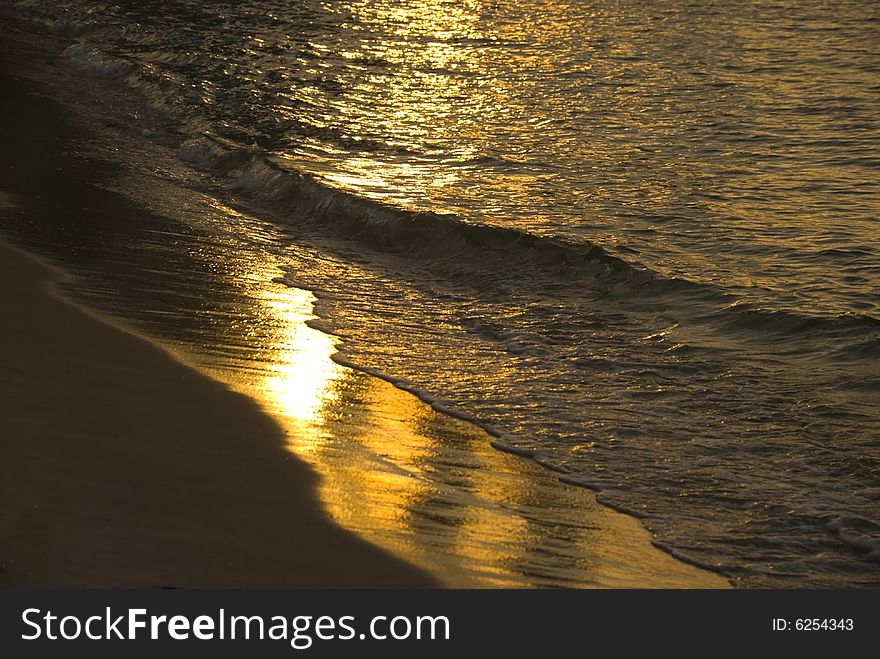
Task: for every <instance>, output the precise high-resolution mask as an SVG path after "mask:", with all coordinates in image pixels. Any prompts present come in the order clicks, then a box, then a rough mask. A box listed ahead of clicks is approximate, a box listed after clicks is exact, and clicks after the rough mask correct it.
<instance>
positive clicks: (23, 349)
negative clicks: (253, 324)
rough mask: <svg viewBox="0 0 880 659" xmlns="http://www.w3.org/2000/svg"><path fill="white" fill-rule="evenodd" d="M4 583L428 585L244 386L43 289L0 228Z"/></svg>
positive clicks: (43, 272) (45, 277)
mask: <svg viewBox="0 0 880 659" xmlns="http://www.w3.org/2000/svg"><path fill="white" fill-rule="evenodd" d="M0 272H2V278H3V280H4V281H5V282H10V283H11V285H7V286H5V287H4V288H5V291H4V294H3V296H2V298H0V303H2V305H3V307H4V312H3V314H2V315H3V317H4V318H5V319H6V320H5V321H4V323H3V324H2V326H0V332H2V335H0V336H2V338H0V340H2V343H3V344H4V345H6V346H7V354H6V356H5V358H4V360H3V364H2V367H3V370H4V371H5V372H6V373H7V377H4V378H3V379H2V384H0V391H2V399H3V401H4V403H5V406H6V407H7V408H8V409H7V410H6V411H5V412H4V414H3V415H2V416H3V419H4V421H3V430H2V432H0V436H2V437H3V438H4V440H3V446H2V451H3V454H4V469H3V478H2V481H0V483H2V487H0V491H2V500H3V501H4V505H3V506H2V512H0V562H2V565H3V571H2V572H0V585H2V586H3V587H7V588H8V587H34V586H37V587H40V586H55V587H58V586H63V587H75V586H88V587H95V586H114V587H147V588H149V587H220V586H224V587H245V586H246V587H414V586H418V587H426V586H436V585H437V584H436V582H434V581H433V580H432V579H431V578H430V577H428V576H427V575H425V574H424V573H422V572H421V571H419V570H418V569H416V568H413V567H411V566H409V565H407V564H405V563H404V562H403V561H401V560H399V559H396V558H394V557H392V556H390V555H388V554H386V553H385V552H382V551H381V550H379V549H377V548H375V547H373V546H371V545H369V544H368V543H366V542H363V541H362V540H359V539H357V538H356V537H355V536H353V535H351V534H349V533H347V532H345V531H343V530H341V529H339V528H337V527H336V526H335V525H334V524H333V523H332V522H331V521H330V520H329V519H328V518H327V516H326V515H325V514H324V513H323V511H322V510H321V509H320V504H319V503H318V501H317V500H316V497H315V494H314V491H315V487H316V485H317V478H316V477H315V474H314V472H313V471H312V470H311V469H310V468H309V467H308V466H307V465H306V464H304V463H303V462H301V461H300V460H298V459H296V458H294V457H293V456H292V455H290V454H289V453H288V452H286V451H284V450H283V446H284V439H283V434H282V432H281V430H280V428H279V427H278V426H277V425H276V424H275V423H274V422H273V421H272V420H271V419H269V418H268V417H267V416H266V415H264V414H263V413H262V411H261V410H259V408H258V407H257V405H256V404H255V403H253V402H252V401H251V400H249V399H247V398H246V397H245V396H242V395H240V394H236V393H233V392H231V391H229V390H228V389H226V388H225V387H223V386H222V385H221V384H218V383H216V382H214V381H212V380H210V379H209V378H207V377H205V376H203V375H201V374H199V373H197V372H195V371H193V370H191V369H189V368H187V367H186V366H184V365H182V364H180V363H178V362H176V361H175V360H173V359H172V358H171V357H170V356H169V355H167V354H166V353H165V352H164V351H162V350H161V349H160V348H158V347H156V346H153V345H151V344H150V343H148V342H146V341H144V340H142V339H140V338H138V337H136V336H134V335H131V334H127V333H124V332H123V331H122V330H121V329H118V328H116V327H113V326H111V325H108V324H106V323H103V322H102V321H101V320H99V319H97V318H94V317H90V316H89V315H87V314H86V313H84V312H83V311H81V310H80V309H78V308H77V307H76V306H75V305H71V304H68V303H66V302H65V301H64V300H63V298H60V297H59V296H57V295H56V294H54V293H52V292H50V290H51V287H52V282H53V281H54V280H55V279H56V276H54V274H53V273H52V271H50V270H49V269H47V268H46V267H45V266H43V265H42V264H40V263H39V262H38V261H37V260H35V259H33V258H31V257H30V256H28V255H25V253H23V252H21V251H19V250H17V249H14V248H12V247H10V246H8V245H6V244H4V243H0Z"/></svg>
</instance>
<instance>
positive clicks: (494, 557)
mask: <svg viewBox="0 0 880 659" xmlns="http://www.w3.org/2000/svg"><path fill="white" fill-rule="evenodd" d="M270 274H271V270H270V269H269V268H267V269H265V270H262V271H261V272H258V273H254V272H251V273H249V274H248V275H246V276H243V277H242V278H241V280H240V283H242V284H243V285H245V286H249V287H250V286H253V287H254V290H252V291H251V293H250V294H249V296H248V297H249V298H250V299H252V300H255V301H257V303H258V304H259V305H260V306H261V309H260V313H259V317H260V318H261V321H260V322H261V328H262V329H264V330H265V329H266V328H270V330H271V332H272V333H274V336H273V337H271V339H270V340H269V341H267V343H266V344H265V345H264V346H262V347H261V348H260V349H259V351H258V352H259V354H258V355H257V356H255V362H256V364H255V365H256V366H257V367H256V368H254V369H248V370H249V372H250V375H247V376H243V377H241V378H239V379H238V380H237V381H233V384H235V385H237V387H238V388H240V389H241V388H244V389H245V390H246V391H247V393H249V394H251V395H253V396H255V397H256V398H257V399H258V400H259V401H261V403H262V404H263V406H264V407H265V408H266V409H267V410H268V411H269V412H271V413H272V414H273V415H274V416H275V418H276V419H277V420H278V421H279V422H280V423H281V425H282V426H283V428H284V429H285V431H286V435H287V438H288V447H289V449H290V450H291V452H293V453H294V454H295V455H297V456H300V457H301V458H303V459H304V460H306V461H307V462H308V463H310V464H311V465H312V466H313V467H314V468H315V469H316V470H317V471H318V473H319V474H320V476H321V484H320V492H319V493H320V499H321V501H322V503H323V505H324V506H325V507H326V509H327V510H328V512H329V514H330V515H331V516H332V517H333V518H334V519H335V520H336V521H337V522H338V523H339V524H340V525H342V526H343V527H345V528H347V529H349V530H351V531H353V532H355V533H357V534H359V535H361V536H362V537H364V538H365V539H367V540H368V541H370V542H373V543H375V544H377V545H379V546H381V547H383V548H385V549H387V550H389V551H392V552H393V553H395V554H397V555H400V556H402V557H404V558H406V559H407V560H409V561H411V562H413V563H415V564H417V565H420V566H422V567H423V568H425V569H427V570H429V571H431V572H433V573H434V574H435V575H437V576H438V577H439V578H440V579H441V580H443V581H444V582H446V583H448V584H450V585H454V586H484V587H485V586H511V585H513V586H581V587H590V586H634V585H638V584H641V583H653V584H656V585H661V586H662V585H691V586H695V585H697V586H698V585H705V586H718V585H723V584H722V583H721V580H720V578H719V577H716V576H715V575H707V574H706V573H704V572H702V571H700V570H697V569H696V568H692V567H689V566H686V565H683V564H679V563H678V562H676V561H674V560H673V559H671V558H670V557H669V556H667V555H666V554H663V553H661V552H660V551H658V550H657V549H655V548H653V547H652V546H651V545H650V537H649V535H648V533H647V532H646V531H645V530H644V529H643V528H642V527H641V526H640V525H639V523H638V522H636V521H635V520H633V519H631V518H629V517H625V516H623V515H620V514H618V513H615V512H613V511H611V510H609V509H607V508H604V507H602V506H599V505H598V504H597V503H596V501H595V498H594V496H593V494H592V493H590V492H588V491H586V490H582V489H578V488H572V487H567V486H563V485H561V484H560V483H558V481H557V480H556V479H555V478H554V477H553V476H552V475H551V474H549V473H548V472H544V471H542V470H541V469H540V468H539V467H538V466H536V465H534V464H531V463H529V462H527V461H525V460H523V459H521V458H517V457H514V456H510V455H507V454H504V453H501V452H499V451H497V450H495V449H493V448H492V447H491V446H490V440H491V438H490V437H489V436H488V435H486V433H485V432H483V431H482V430H481V429H479V428H477V427H475V426H473V425H471V424H468V423H465V422H463V421H459V420H457V419H453V418H450V417H447V416H445V415H442V414H439V413H437V412H436V411H434V410H433V409H431V408H430V407H429V406H427V405H426V404H424V403H422V402H421V401H420V400H418V399H417V398H416V397H415V396H413V395H412V394H409V393H407V392H404V391H401V390H400V389H397V388H395V387H394V386H392V385H391V384H389V383H387V382H384V381H382V380H379V379H377V378H374V377H371V376H368V375H366V374H364V373H361V372H358V371H354V370H351V369H349V368H345V367H342V366H340V365H339V364H337V363H335V362H334V361H333V360H332V355H333V353H334V352H335V350H336V340H335V338H334V337H332V336H330V335H328V334H324V333H322V332H320V331H319V330H317V329H314V328H312V327H309V326H308V325H307V324H306V323H307V321H309V320H311V319H313V318H315V314H314V306H313V305H314V301H315V297H314V296H313V295H312V294H311V293H310V292H308V291H305V290H302V289H298V288H288V287H285V286H283V285H281V284H277V283H274V282H273V283H272V284H270V285H268V286H267V285H266V283H265V282H266V281H268V280H269V279H271V277H270V276H269V275H270ZM254 373H256V374H259V375H257V376H256V377H255V376H254ZM225 376H226V377H227V378H229V376H230V372H228V371H227V372H226V374H225ZM633 565H638V566H640V568H639V571H636V572H633V569H632V566H633Z"/></svg>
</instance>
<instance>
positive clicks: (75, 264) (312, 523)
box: [0, 51, 728, 588]
mask: <svg viewBox="0 0 880 659" xmlns="http://www.w3.org/2000/svg"><path fill="white" fill-rule="evenodd" d="M22 52H23V51H22ZM31 59H32V60H34V61H38V60H39V57H38V56H34V57H31ZM13 64H14V66H13ZM22 65H23V64H22V63H21V62H19V63H15V62H13V63H9V62H8V63H7V66H6V68H7V72H8V71H10V70H12V71H13V73H12V74H11V75H8V76H6V77H3V78H2V79H0V82H2V86H3V87H4V89H5V90H6V91H7V92H8V94H7V98H8V99H11V102H9V103H6V104H4V106H3V116H4V121H2V122H0V136H2V137H3V141H4V143H5V144H6V145H7V149H6V150H5V151H4V152H2V153H0V220H2V222H0V225H2V228H4V229H5V230H6V231H7V232H8V233H9V234H10V236H12V237H13V238H14V239H15V242H16V243H17V244H20V245H23V246H25V247H26V248H27V249H28V250H29V251H32V252H34V253H36V254H39V255H40V256H41V257H45V258H46V259H48V260H49V261H51V262H52V263H56V264H58V265H59V266H60V267H61V268H62V269H63V270H64V271H65V272H67V273H71V275H72V279H71V281H70V282H66V283H65V284H64V286H63V294H64V295H63V300H64V301H62V298H61V297H59V296H58V295H57V294H49V292H48V291H49V288H50V286H51V283H50V282H51V281H52V279H53V277H55V276H57V275H56V274H53V271H52V270H51V269H47V268H46V267H44V266H43V265H41V264H40V263H38V262H36V261H34V260H33V259H31V258H30V257H29V256H26V255H24V254H23V253H21V252H19V251H17V250H15V249H10V248H8V247H4V248H3V251H2V254H0V263H2V265H0V268H2V273H0V281H2V282H3V283H2V288H0V304H2V307H3V309H2V313H0V319H2V322H0V346H2V352H0V373H2V374H3V377H2V382H0V405H2V406H3V410H2V411H3V413H2V415H0V451H2V452H3V454H4V460H3V461H2V462H0V497H2V498H0V501H3V502H4V504H3V506H2V509H0V564H2V565H3V566H4V569H3V572H2V573H0V587H2V586H14V585H46V586H69V585H95V586H97V585H119V586H147V587H149V586H202V585H203V586H248V587H251V586H253V587H256V586H263V585H268V586H318V587H323V586H347V585H352V586H396V585H401V586H408V585H431V584H434V583H442V584H443V585H450V586H496V587H497V586H568V587H572V586H575V587H577V586H580V587H591V586H592V587H703V588H708V587H725V586H727V585H728V584H727V582H726V580H725V579H724V578H723V577H721V576H719V575H716V574H713V573H710V572H706V571H704V570H701V569H698V568H695V567H692V566H689V565H686V564H684V563H681V562H679V561H676V560H674V559H673V558H672V557H670V556H669V555H667V554H665V553H664V552H662V551H660V550H659V549H657V548H655V547H654V546H652V544H651V536H650V534H649V533H648V532H647V531H646V530H645V529H644V528H643V527H642V526H641V524H640V523H639V522H638V521H637V520H635V519H633V518H631V517H628V516H625V515H622V514H619V513H616V512H614V511H612V510H610V509H609V508H606V507H604V506H601V505H599V504H598V503H597V502H596V499H595V495H594V494H593V493H592V492H589V491H587V490H584V489H581V488H574V487H570V486H565V485H562V484H561V483H559V482H558V480H557V478H556V475H554V474H553V473H552V472H548V471H545V470H543V469H541V468H540V467H539V466H538V465H536V464H534V463H531V462H529V461H527V460H524V459H521V458H518V457H515V456H511V455H508V454H503V453H500V452H498V451H496V450H495V449H493V448H492V447H491V446H490V441H491V439H492V438H491V437H489V436H488V435H487V434H486V433H485V432H484V431H482V430H481V429H479V428H477V427H475V426H473V425H471V424H468V423H465V422H462V421H458V420H456V419H452V418H450V417H448V416H446V415H443V414H440V413H438V412H436V411H435V410H433V409H432V408H431V407H429V406H428V405H426V404H424V403H422V402H421V401H419V400H418V399H417V398H416V397H415V396H413V395H411V394H409V393H406V392H404V391H401V390H399V389H396V388H395V387H393V386H392V385H390V384H388V383H387V382H383V381H381V380H379V379H377V378H374V377H371V376H368V375H366V374H364V373H360V372H357V371H354V370H352V369H350V368H345V367H342V366H340V365H339V364H335V363H334V362H333V361H332V355H333V353H334V352H335V349H334V342H333V340H332V339H331V337H328V336H327V335H326V334H323V333H321V332H319V331H317V330H315V329H312V328H309V327H307V326H306V324H305V322H306V321H307V320H308V319H309V318H311V317H312V311H313V309H312V304H311V302H310V300H309V297H310V294H309V293H308V292H307V291H302V290H299V289H288V288H286V287H284V286H283V285H281V284H278V283H276V282H273V278H274V277H276V276H277V275H278V274H279V272H278V270H277V266H276V265H275V264H274V262H273V260H272V257H271V255H267V256H266V257H265V258H262V259H256V260H254V259H255V257H254V255H253V253H250V254H247V255H244V254H242V253H240V252H239V251H238V250H237V249H236V246H235V244H234V242H232V241H225V240H224V239H223V237H222V236H221V235H219V234H207V233H205V232H203V231H200V230H198V229H197V228H194V227H193V226H191V225H188V224H187V223H186V222H182V221H181V220H179V219H178V218H177V217H176V216H173V215H167V216H166V215H165V213H174V212H177V209H180V208H184V207H186V208H187V209H188V212H196V213H206V214H210V213H216V212H217V207H216V205H215V203H214V202H213V201H211V200H202V201H199V202H193V201H192V200H191V199H190V197H189V196H187V195H186V194H184V193H185V191H181V190H179V189H177V188H175V187H172V186H169V185H168V184H167V182H164V181H163V180H160V179H159V178H156V177H151V175H150V174H149V172H146V173H144V172H138V171H135V170H132V171H127V170H123V171H120V170H117V169H115V168H114V167H112V165H111V163H108V162H104V161H96V160H95V159H93V158H92V157H91V156H89V149H88V148H86V149H83V148H82V146H83V145H88V144H89V143H91V142H92V141H93V140H94V139H95V137H96V133H97V130H98V128H100V131H101V139H103V140H106V139H108V135H112V133H113V131H119V136H118V137H119V139H120V141H113V142H111V144H113V145H116V144H119V145H120V146H121V147H122V146H126V145H127V148H131V149H137V148H139V145H140V143H139V142H138V141H137V139H138V134H139V131H140V126H139V125H138V124H137V123H131V124H130V123H129V122H128V121H127V120H126V119H125V117H126V115H125V112H124V106H123V109H122V110H119V109H118V108H114V109H113V111H111V109H110V107H109V106H107V107H108V110H107V112H106V114H105V115H103V116H102V117H101V118H99V119H96V118H95V117H94V115H93V114H90V113H88V112H87V109H88V108H89V107H90V104H91V103H92V101H93V100H94V101H95V102H102V101H103V100H104V97H103V96H101V94H102V93H103V91H102V90H103V87H100V86H95V87H94V88H91V87H90V86H89V85H84V86H83V85H78V86H77V88H76V90H75V91H76V94H77V98H76V99H75V100H76V103H77V104H75V105H70V106H65V105H61V104H59V103H57V102H56V101H54V100H53V99H52V97H51V95H50V94H49V93H48V90H47V89H44V88H41V87H40V86H38V85H34V84H33V83H31V82H30V81H27V80H24V79H22V78H20V77H18V76H17V75H16V74H15V73H14V71H15V70H16V67H19V66H22ZM45 66H54V64H53V63H52V62H49V63H47V64H45ZM65 93H67V92H65V91H64V90H58V89H55V90H53V91H52V94H57V95H58V96H60V97H62V98H64V94H65ZM90 95H94V96H95V97H96V98H95V99H90V98H89V96H90ZM117 115H119V116H117ZM132 116H133V115H132ZM160 155H161V154H160ZM132 161H133V160H132ZM166 165H167V166H169V167H170V166H173V163H171V162H170V161H169V162H168V163H165V164H163V167H164V166H166ZM113 190H117V191H118V190H126V191H127V193H126V194H120V193H119V192H114V191H113ZM132 197H134V198H135V199H147V200H150V205H147V206H145V205H144V203H146V202H137V203H133V201H132ZM157 202H161V203H158V208H159V210H157V205H156V204H157ZM198 204H203V205H204V206H205V208H204V209H200V207H198ZM163 207H164V208H165V209H166V210H162V208H163ZM247 220H248V219H247V218H245V217H244V216H241V217H239V218H238V223H237V231H239V232H246V231H249V230H250V229H249V228H248V227H249V226H250V225H249V223H248V221H247ZM257 230H258V228H257V229H255V231H257ZM254 238H255V239H260V238H261V234H258V233H255V234H254ZM71 299H74V300H76V301H77V302H82V303H83V304H84V305H85V306H76V305H72V304H70V302H69V300H71ZM92 309H94V310H97V312H98V313H100V316H96V315H95V314H96V312H94V311H92ZM115 319H119V320H118V321H117V320H115ZM117 322H121V323H123V324H124V327H122V326H118V327H117V326H115V324H116V323H117ZM132 332H135V333H136V334H137V336H136V335H135V334H133V333H132ZM140 337H149V338H148V339H144V338H140ZM157 346H162V347H161V348H160V347H157ZM168 351H172V352H173V355H172V353H171V352H168ZM184 363H185V364H187V365H189V366H186V365H184ZM206 376H208V377H206ZM221 383H222V384H221ZM224 385H225V386H224ZM227 387H228V388H227ZM231 390H236V391H237V392H239V393H232V392H231ZM242 394H243V395H242ZM306 464H308V466H306ZM6 502H9V503H8V504H7V503H6ZM331 520H332V521H331ZM334 522H335V523H334ZM343 528H344V529H345V530H342V529H343ZM377 546H378V547H381V549H379V548H377ZM383 550H384V551H383ZM392 556H396V557H398V558H392ZM410 565H417V566H418V567H419V568H421V570H422V571H419V570H418V569H415V568H412V567H410ZM426 574H430V575H431V576H430V577H429V576H426Z"/></svg>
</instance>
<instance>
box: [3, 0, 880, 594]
mask: <svg viewBox="0 0 880 659" xmlns="http://www.w3.org/2000/svg"><path fill="white" fill-rule="evenodd" d="M13 6H14V8H15V11H16V12H17V13H18V16H19V17H20V18H21V19H22V21H23V23H22V24H23V25H31V26H33V30H34V33H35V34H38V33H39V34H41V35H43V36H42V38H44V39H45V38H46V35H53V38H54V39H55V40H56V45H57V47H58V48H59V51H60V60H61V62H62V65H63V67H64V70H65V71H66V72H67V74H68V75H69V76H73V77H76V76H81V77H82V79H83V80H89V81H96V80H98V81H100V84H105V85H106V86H107V89H112V88H113V87H114V86H116V87H118V88H123V87H124V88H126V90H127V91H129V92H130V91H131V90H134V92H133V93H134V94H135V95H136V96H137V98H139V99H140V101H141V102H142V103H143V108H144V113H145V114H146V113H150V114H151V116H155V115H158V116H161V117H163V118H164V119H163V122H164V123H163V124H162V126H163V129H162V130H156V129H155V127H152V128H149V129H144V131H143V133H142V135H141V137H142V138H143V139H144V141H145V143H146V142H149V143H151V144H153V145H156V146H157V147H162V148H164V149H166V150H171V151H173V152H174V154H175V155H176V157H177V158H179V160H180V161H182V162H183V163H185V164H186V165H187V166H188V167H189V168H191V169H192V170H194V171H195V172H197V173H198V177H196V178H193V179H187V180H186V181H185V182H184V181H181V182H180V184H181V185H184V183H185V184H186V186H188V187H189V188H191V189H193V190H195V191H197V192H199V193H200V194H203V195H206V196H210V197H212V198H216V199H218V200H222V202H223V204H224V206H223V207H224V208H226V209H230V210H229V212H227V213H225V214H224V213H221V214H220V216H219V218H220V219H219V220H218V219H217V218H215V219H214V221H219V222H221V223H223V224H224V231H225V232H227V233H228V234H230V235H233V236H235V235H236V231H237V224H236V223H237V222H239V221H241V216H239V215H238V214H236V213H235V212H232V211H231V209H232V208H239V209H242V210H246V211H247V212H248V213H249V214H252V215H254V216H258V217H260V218H262V219H264V220H265V221H267V222H268V223H270V224H271V226H272V227H274V235H273V237H272V239H271V240H265V241H253V240H247V236H246V235H245V233H246V232H245V231H244V230H243V229H242V231H241V233H242V241H241V245H240V246H239V247H240V248H241V249H248V250H254V251H260V252H263V253H264V254H267V255H269V256H270V257H271V258H272V259H274V262H275V263H276V265H277V267H279V268H280V269H281V270H282V271H283V272H284V273H285V274H284V276H283V278H282V280H283V281H284V282H286V283H287V284H288V285H290V286H292V287H296V288H298V289H306V290H310V291H313V292H314V295H315V297H316V298H317V303H316V307H315V309H316V312H317V315H318V316H319V319H318V320H317V321H314V322H313V323H312V324H313V326H314V327H316V328H318V329H320V330H321V331H324V332H327V333H329V334H332V335H334V336H335V337H337V339H336V340H337V343H336V347H337V349H338V351H339V352H338V353H337V355H336V356H335V359H336V360H337V361H339V362H340V363H342V364H347V365H351V366H354V367H355V368H358V369H361V370H365V371H367V372H369V373H374V374H376V375H379V376H381V377H383V378H385V379H388V380H390V381H392V382H394V383H395V384H397V385H398V386H400V387H402V388H405V389H407V390H409V391H413V392H415V393H417V395H419V396H420V397H421V398H422V399H423V400H425V401H428V402H430V403H431V404H432V405H433V406H434V407H435V408H436V409H438V410H440V411H444V412H448V413H449V414H452V415H455V416H458V417H461V418H464V419H468V420H471V421H474V422H475V423H477V424H479V425H481V426H482V427H484V428H486V429H487V430H488V431H489V432H490V433H491V434H492V435H493V436H495V438H496V439H495V441H494V445H495V446H496V447H497V448H499V449H501V450H505V451H509V452H513V453H517V454H521V455H523V456H524V457H527V458H531V459H534V460H536V461H537V462H538V463H540V464H541V465H544V466H546V467H547V468H548V469H552V470H555V471H557V472H559V474H560V478H561V479H562V480H564V481H565V482H567V483H572V484H576V485H581V486H584V487H588V488H591V489H593V490H595V491H596V492H597V493H598V498H599V500H600V501H601V502H603V503H606V504H607V505H610V506H612V507H614V508H616V509H618V510H622V511H624V512H627V513H630V514H632V515H634V516H637V517H638V518H640V519H641V520H642V521H643V523H644V524H645V526H646V527H648V528H649V529H650V530H651V531H652V532H653V533H654V534H655V537H656V543H657V544H658V546H660V547H662V548H664V549H666V550H667V551H669V552H670V553H672V554H673V555H675V556H678V557H680V558H683V559H685V560H687V561H689V562H692V563H695V564H697V565H701V566H705V567H707V568H710V569H713V570H716V571H719V572H721V573H723V574H725V575H727V576H730V577H732V578H733V579H735V580H736V582H737V583H740V584H743V585H759V586H760V585H772V586H777V585H782V586H877V585H878V584H880V566H878V563H880V240H878V239H880V224H878V222H880V109H878V105H877V98H880V10H878V6H877V5H876V4H875V3H870V2H839V3H826V2H819V1H814V0H806V1H802V2H762V1H754V2H743V3H723V2H685V1H674V0H668V1H661V2H654V3H642V2H627V1H624V0H622V1H617V2H612V1H600V0H596V1H588V0H583V1H575V0H572V1H570V2H550V1H546V0H545V1H538V0H522V1H517V2H514V1H512V0H499V1H497V2H488V1H486V2H478V1H474V0H461V1H452V0H448V1H442V0H412V1H409V2H404V1H402V0H384V1H377V2H376V1H374V2H343V1H329V0H328V1H325V2H316V1H312V0H290V1H285V2H281V1H276V2H271V1H263V2H260V1H251V2H234V3H232V2H212V3H202V2H196V1H194V0H179V1H176V2H168V1H166V2H137V3H134V2H132V3H101V2H93V1H88V0H59V1H57V2H52V3H45V2H39V1H33V0H24V1H20V2H16V3H14V4H13ZM136 157H138V156H137V149H130V150H129V151H127V152H126V158H129V159H130V158H136ZM172 182H173V181H172ZM194 221H195V220H194ZM219 266H220V264H218V267H219ZM243 340H244V339H243Z"/></svg>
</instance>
